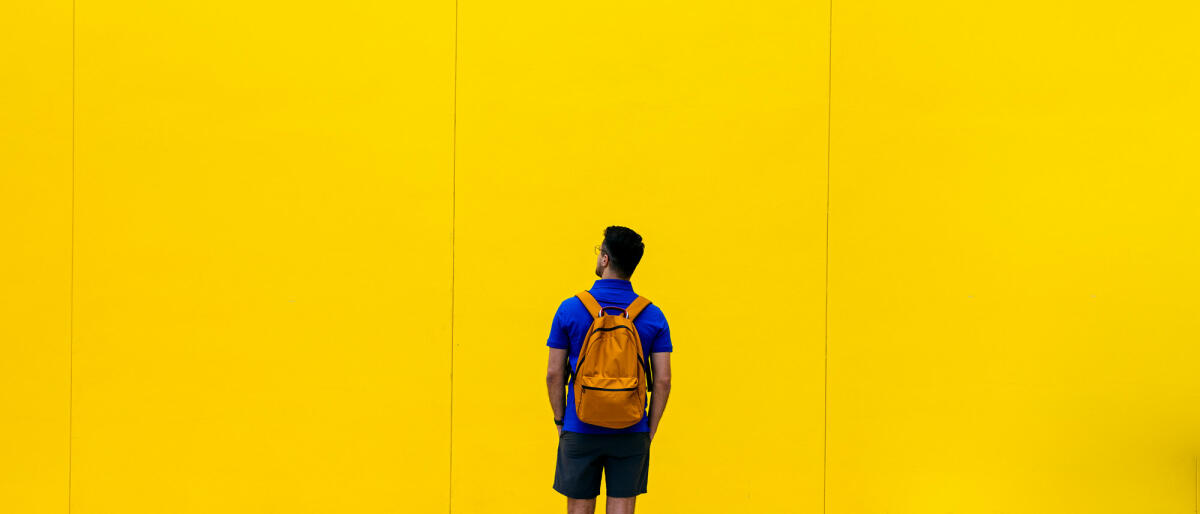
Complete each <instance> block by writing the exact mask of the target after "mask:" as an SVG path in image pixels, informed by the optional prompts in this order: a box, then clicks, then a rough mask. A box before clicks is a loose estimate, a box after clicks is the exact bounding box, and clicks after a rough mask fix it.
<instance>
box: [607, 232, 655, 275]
mask: <svg viewBox="0 0 1200 514" xmlns="http://www.w3.org/2000/svg"><path fill="white" fill-rule="evenodd" d="M604 250H605V251H606V252H608V258H609V260H610V261H612V266H613V268H614V269H615V270H616V271H617V273H619V274H621V275H624V276H625V277H626V278H629V277H630V276H632V275H633V270H634V269H636V268H637V265H638V263H639V262H641V261H642V254H643V253H644V252H645V251H646V245H645V244H643V243H642V236H640V235H638V233H637V232H634V231H633V230H632V229H630V228H628V227H620V226H616V225H613V226H611V227H608V228H606V229H604Z"/></svg>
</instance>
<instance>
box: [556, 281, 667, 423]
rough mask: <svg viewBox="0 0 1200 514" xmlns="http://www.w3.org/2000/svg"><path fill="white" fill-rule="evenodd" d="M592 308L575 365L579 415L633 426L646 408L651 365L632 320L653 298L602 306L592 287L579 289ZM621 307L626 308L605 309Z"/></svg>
mask: <svg viewBox="0 0 1200 514" xmlns="http://www.w3.org/2000/svg"><path fill="white" fill-rule="evenodd" d="M576 296H577V297H579V299H580V300H581V301H583V305H584V306H586V307H587V309H588V312H590V313H591V314H592V325H591V327H589V328H588V332H587V336H586V337H584V339H583V347H582V348H580V350H579V358H578V359H576V361H575V370H574V371H573V372H572V373H571V376H572V380H573V383H574V391H575V414H576V415H577V416H578V417H579V420H580V421H582V422H584V423H587V424H590V425H597V426H602V427H606V428H628V427H631V426H633V425H635V424H637V422H639V421H641V420H642V417H643V416H645V413H646V392H647V391H648V390H649V389H650V382H649V378H648V377H650V369H649V367H647V365H646V356H645V355H643V354H642V340H641V337H639V336H638V331H637V328H636V327H634V326H633V320H634V318H636V317H637V315H638V314H639V313H641V312H642V309H645V308H646V306H647V305H650V300H647V299H645V298H643V297H641V296H639V297H637V298H635V299H634V300H633V302H632V303H630V304H629V307H626V308H624V309H622V308H620V307H613V306H609V307H601V306H600V303H599V302H597V301H596V299H595V298H593V297H592V295H591V293H588V292H587V291H584V292H582V293H579V294H578V295H576ZM607 309H616V310H619V311H621V314H605V313H604V311H605V310H607Z"/></svg>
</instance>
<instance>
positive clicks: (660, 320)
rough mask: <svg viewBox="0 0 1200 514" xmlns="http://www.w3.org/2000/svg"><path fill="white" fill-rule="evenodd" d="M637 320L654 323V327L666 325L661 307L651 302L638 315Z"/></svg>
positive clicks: (665, 318)
mask: <svg viewBox="0 0 1200 514" xmlns="http://www.w3.org/2000/svg"><path fill="white" fill-rule="evenodd" d="M638 319H645V320H646V321H652V322H654V324H656V325H662V324H666V322H667V315H666V314H664V313H663V310H662V307H659V306H658V305H657V304H655V303H654V301H653V300H651V301H650V305H647V306H646V308H645V309H643V310H642V313H641V314H639V315H638Z"/></svg>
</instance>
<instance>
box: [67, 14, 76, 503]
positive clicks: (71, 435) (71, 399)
mask: <svg viewBox="0 0 1200 514" xmlns="http://www.w3.org/2000/svg"><path fill="white" fill-rule="evenodd" d="M68 284H69V285H68V289H69V292H68V294H67V297H68V301H67V303H68V307H67V320H68V322H67V325H68V328H67V514H70V512H71V478H72V466H71V463H72V462H73V461H74V460H75V459H74V453H73V452H74V441H75V0H71V271H70V279H69V282H68Z"/></svg>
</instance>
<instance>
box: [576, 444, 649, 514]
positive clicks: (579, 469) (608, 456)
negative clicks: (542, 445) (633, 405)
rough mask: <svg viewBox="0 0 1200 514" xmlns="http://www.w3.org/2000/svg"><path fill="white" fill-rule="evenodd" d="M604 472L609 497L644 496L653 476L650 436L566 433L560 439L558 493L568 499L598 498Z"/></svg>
mask: <svg viewBox="0 0 1200 514" xmlns="http://www.w3.org/2000/svg"><path fill="white" fill-rule="evenodd" d="M601 470H603V472H604V481H605V485H606V489H607V491H606V493H607V494H608V496H610V497H613V498H628V497H630V496H637V495H639V494H643V493H645V492H646V479H647V477H648V476H649V473H650V433H649V432H632V433H624V434H581V433H579V432H567V431H563V433H562V434H561V435H559V436H558V463H557V464H556V465H555V466H554V490H555V491H558V492H560V493H562V494H563V495H565V496H567V497H568V498H578V499H591V498H595V497H596V496H598V495H600V472H601Z"/></svg>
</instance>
